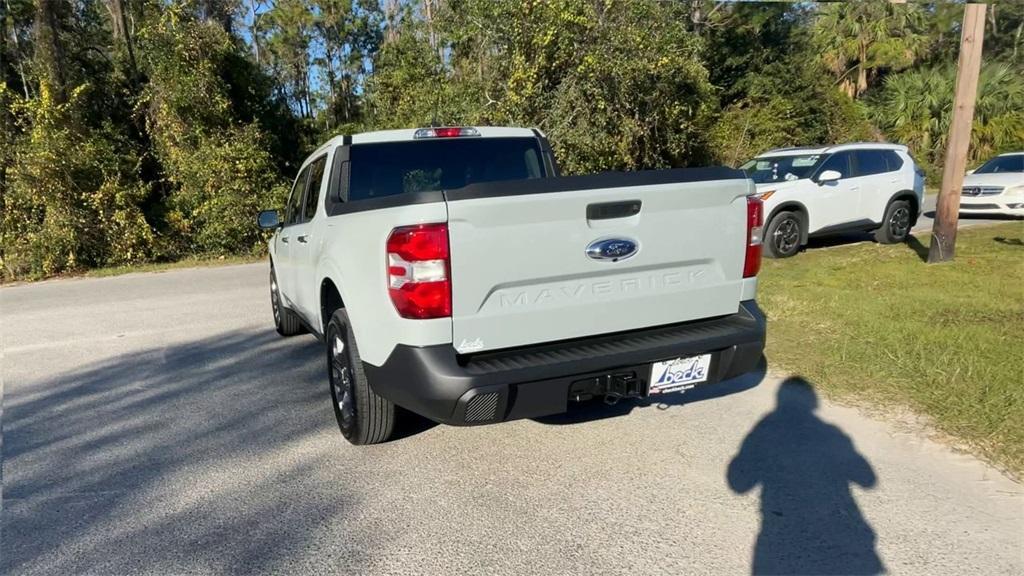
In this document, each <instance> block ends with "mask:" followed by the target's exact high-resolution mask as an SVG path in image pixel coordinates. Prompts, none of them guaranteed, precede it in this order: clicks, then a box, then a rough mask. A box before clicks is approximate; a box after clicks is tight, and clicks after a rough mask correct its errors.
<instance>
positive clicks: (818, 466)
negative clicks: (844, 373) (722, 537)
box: [727, 377, 885, 574]
mask: <svg viewBox="0 0 1024 576" xmlns="http://www.w3.org/2000/svg"><path fill="white" fill-rule="evenodd" d="M817 406H818V398H817V396H816V394H815V392H814V389H813V388H812V387H811V385H810V384H809V383H808V382H807V381H806V380H804V379H802V378H799V377H794V378H789V379H788V380H786V381H785V382H783V383H782V384H781V385H780V387H779V392H778V404H777V405H776V407H775V410H773V411H772V412H771V413H770V414H768V415H767V416H765V417H764V418H762V419H761V421H759V422H758V423H757V424H756V425H755V426H754V428H753V430H751V431H750V432H749V433H748V434H747V436H746V438H744V440H743V443H742V445H741V446H740V449H739V453H738V454H737V455H736V456H735V457H734V458H733V460H732V462H730V464H729V469H728V472H727V480H728V482H729V487H730V488H731V489H732V490H733V491H735V492H736V493H738V494H743V493H746V492H749V491H750V490H752V489H753V488H754V487H756V486H760V487H761V532H760V534H759V535H758V538H757V544H756V545H755V547H754V556H753V570H752V571H753V573H754V574H878V573H880V572H882V571H884V569H885V568H884V566H883V565H882V561H881V559H880V558H879V556H878V553H877V552H876V550H875V532H874V530H873V529H872V528H871V526H870V525H869V524H868V522H867V520H865V519H864V516H863V515H862V514H861V511H860V509H859V508H858V507H857V503H856V501H855V500H854V498H853V494H852V493H851V491H850V483H855V484H857V485H859V486H863V487H865V488H871V487H873V486H875V484H876V482H877V478H876V477H875V472H874V470H873V469H872V468H871V465H870V464H869V463H868V461H867V460H866V459H865V458H864V457H863V456H862V455H861V454H859V453H858V452H857V450H856V448H854V446H853V442H852V441H851V440H850V438H849V437H848V436H846V434H844V433H843V432H842V431H841V430H840V429H839V428H837V427H835V426H833V425H831V424H827V423H825V422H823V421H822V420H820V419H819V418H818V417H817V416H816V415H815V414H814V412H815V410H816V409H817Z"/></svg>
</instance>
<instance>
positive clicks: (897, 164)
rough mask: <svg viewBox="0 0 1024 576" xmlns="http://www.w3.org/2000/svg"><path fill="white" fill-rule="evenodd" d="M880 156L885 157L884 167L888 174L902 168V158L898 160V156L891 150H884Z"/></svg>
mask: <svg viewBox="0 0 1024 576" xmlns="http://www.w3.org/2000/svg"><path fill="white" fill-rule="evenodd" d="M882 154H883V155H884V156H885V165H886V166H887V167H888V168H889V172H895V171H897V170H899V169H900V168H903V158H900V155H899V154H897V153H895V152H893V151H892V150H885V151H884V152H882Z"/></svg>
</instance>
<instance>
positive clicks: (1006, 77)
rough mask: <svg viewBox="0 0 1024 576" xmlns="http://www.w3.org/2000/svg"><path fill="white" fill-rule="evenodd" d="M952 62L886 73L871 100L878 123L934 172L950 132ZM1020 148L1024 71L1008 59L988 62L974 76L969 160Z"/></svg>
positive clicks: (1022, 145) (1022, 143) (1023, 121)
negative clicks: (977, 77) (889, 74)
mask: <svg viewBox="0 0 1024 576" xmlns="http://www.w3.org/2000/svg"><path fill="white" fill-rule="evenodd" d="M955 82H956V68H955V67H952V66H949V65H946V66H938V67H933V68H925V69H920V70H912V71H907V72H903V73H900V74H895V75H892V76H889V77H888V78H886V80H885V84H884V85H883V87H882V89H881V90H880V91H879V93H878V94H877V95H876V96H874V97H873V98H872V99H871V106H872V109H873V110H874V112H875V116H876V118H877V119H878V122H879V127H880V128H881V129H882V130H884V131H885V133H886V134H887V135H889V137H890V138H891V139H892V140H893V141H896V142H901V143H903V144H907V145H908V146H910V148H911V150H913V151H914V152H915V154H916V155H917V157H918V159H919V160H920V161H921V162H922V164H924V166H925V167H926V169H927V170H928V172H929V173H930V174H931V175H932V176H933V177H937V176H938V172H939V168H940V167H941V165H942V158H943V151H944V150H945V148H946V138H947V136H948V134H949V123H950V121H951V118H952V110H953V90H954V85H955ZM1022 148H1024V74H1022V73H1021V70H1020V69H1019V68H1013V67H1012V66H1010V65H1008V64H988V65H984V66H983V67H982V69H981V75H980V77H979V79H978V100H977V102H976V104H975V107H974V124H973V128H972V130H971V145H970V148H969V156H968V164H969V165H970V164H974V163H978V162H980V161H982V160H985V159H987V158H989V157H990V156H992V155H995V154H998V153H1000V152H1006V151H1010V150H1020V149H1022Z"/></svg>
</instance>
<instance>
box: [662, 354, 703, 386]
mask: <svg viewBox="0 0 1024 576" xmlns="http://www.w3.org/2000/svg"><path fill="white" fill-rule="evenodd" d="M710 371H711V354H701V355H700V356H691V357H689V358H675V359H672V360H665V361H663V362H655V363H654V364H653V365H651V380H650V382H651V390H650V393H651V394H663V393H665V392H675V391H677V390H686V389H687V388H692V387H694V386H695V385H697V384H700V383H701V382H704V381H706V380H707V379H708V372H710Z"/></svg>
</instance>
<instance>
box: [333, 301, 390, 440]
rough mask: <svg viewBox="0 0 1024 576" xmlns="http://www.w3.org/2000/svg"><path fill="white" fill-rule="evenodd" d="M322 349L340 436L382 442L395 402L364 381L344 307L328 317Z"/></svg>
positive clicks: (387, 431) (385, 437)
mask: <svg viewBox="0 0 1024 576" xmlns="http://www.w3.org/2000/svg"><path fill="white" fill-rule="evenodd" d="M326 348H327V377H328V380H329V382H330V388H331V403H332V404H333V405H334V416H335V418H337V420H338V428H340V429H341V434H342V436H344V437H345V439H346V440H348V441H349V442H351V443H352V444H356V445H361V444H377V443H379V442H384V441H385V440H387V439H388V438H389V437H390V436H391V432H392V430H393V429H394V426H395V405H394V404H392V403H391V402H389V401H388V400H385V399H384V398H382V397H380V396H378V395H377V394H376V393H375V392H374V391H373V388H371V387H370V383H369V382H368V381H367V380H366V374H365V373H364V372H363V362H362V360H360V358H359V348H358V347H357V346H356V339H355V336H354V335H353V334H352V327H351V325H350V324H349V320H348V314H346V313H345V310H344V309H339V310H336V311H335V312H334V314H333V315H332V316H331V321H330V323H329V324H328V325H327V336H326Z"/></svg>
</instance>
